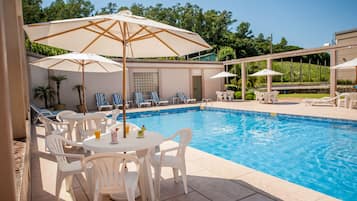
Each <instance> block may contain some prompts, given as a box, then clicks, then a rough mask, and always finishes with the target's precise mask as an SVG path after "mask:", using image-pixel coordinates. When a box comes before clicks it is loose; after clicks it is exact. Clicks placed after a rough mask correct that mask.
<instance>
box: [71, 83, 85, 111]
mask: <svg viewBox="0 0 357 201" xmlns="http://www.w3.org/2000/svg"><path fill="white" fill-rule="evenodd" d="M83 88H84V87H83V85H81V84H77V85H75V86H74V87H73V88H72V89H73V90H76V91H77V92H78V97H79V105H77V110H78V111H79V112H84V110H85V107H84V104H83V99H82V93H83Z"/></svg>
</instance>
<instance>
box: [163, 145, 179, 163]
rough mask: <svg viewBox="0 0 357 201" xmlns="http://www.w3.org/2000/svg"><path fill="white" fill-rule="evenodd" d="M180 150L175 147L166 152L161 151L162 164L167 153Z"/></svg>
mask: <svg viewBox="0 0 357 201" xmlns="http://www.w3.org/2000/svg"><path fill="white" fill-rule="evenodd" d="M178 148H179V147H173V148H169V149H165V150H162V151H160V163H161V162H162V160H163V159H164V158H165V156H166V153H167V152H171V151H175V150H178Z"/></svg>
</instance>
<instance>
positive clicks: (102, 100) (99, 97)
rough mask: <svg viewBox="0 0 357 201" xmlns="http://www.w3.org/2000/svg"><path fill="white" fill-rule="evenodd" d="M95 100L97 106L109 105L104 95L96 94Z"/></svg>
mask: <svg viewBox="0 0 357 201" xmlns="http://www.w3.org/2000/svg"><path fill="white" fill-rule="evenodd" d="M95 99H96V104H97V106H101V105H109V103H108V101H107V98H106V97H105V95H104V94H103V93H96V94H95Z"/></svg>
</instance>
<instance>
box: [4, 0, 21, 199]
mask: <svg viewBox="0 0 357 201" xmlns="http://www.w3.org/2000/svg"><path fill="white" fill-rule="evenodd" d="M8 3H9V1H6V0H0V94H1V96H0V103H1V104H0V110H1V112H0V128H1V134H0V164H1V165H0V178H1V180H0V186H1V188H0V195H1V200H16V195H15V194H16V193H15V191H16V190H15V189H16V187H15V165H14V153H13V147H12V145H13V142H12V140H13V135H12V122H11V120H12V116H11V115H12V114H11V110H10V108H11V105H10V86H9V79H8V71H9V68H8V67H9V65H8V60H7V56H8V55H7V54H8V53H7V47H6V40H17V37H6V33H5V23H6V24H7V22H5V9H7V6H6V4H8ZM5 7H6V8H5ZM6 28H7V26H6ZM23 132H24V133H25V132H26V131H25V130H24V131H23Z"/></svg>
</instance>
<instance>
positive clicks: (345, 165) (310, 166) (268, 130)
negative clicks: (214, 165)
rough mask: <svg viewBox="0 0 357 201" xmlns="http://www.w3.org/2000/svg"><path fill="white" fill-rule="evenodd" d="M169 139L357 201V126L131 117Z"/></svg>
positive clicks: (193, 113)
mask: <svg viewBox="0 0 357 201" xmlns="http://www.w3.org/2000/svg"><path fill="white" fill-rule="evenodd" d="M128 121H129V122H132V123H135V124H137V125H139V126H141V125H145V127H147V128H148V129H149V130H153V131H158V132H160V133H162V134H164V135H165V136H169V135H171V134H173V133H174V132H175V131H177V130H179V129H181V128H186V127H189V128H192V130H193V139H192V142H191V144H190V146H192V147H194V148H197V149H200V150H202V151H205V152H208V153H211V154H214V155H216V156H219V157H222V158H225V159H228V160H231V161H234V162H237V163H240V164H243V165H246V166H248V167H251V168H254V169H257V170H260V171H262V172H265V173H268V174H270V175H274V176H276V177H280V178H282V179H285V180H288V181H290V182H293V183H296V184H300V185H302V186H305V187H308V188H311V189H314V190H317V191H320V192H323V193H325V194H328V195H331V196H333V197H336V198H339V199H342V200H356V199H357V122H353V121H339V120H331V119H322V118H321V119H320V118H310V117H297V116H290V115H280V114H279V115H277V116H272V115H271V114H269V113H256V112H243V111H237V110H223V109H216V108H207V109H206V110H200V109H199V108H198V107H192V108H185V109H174V110H161V111H154V112H141V113H129V114H128Z"/></svg>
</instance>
